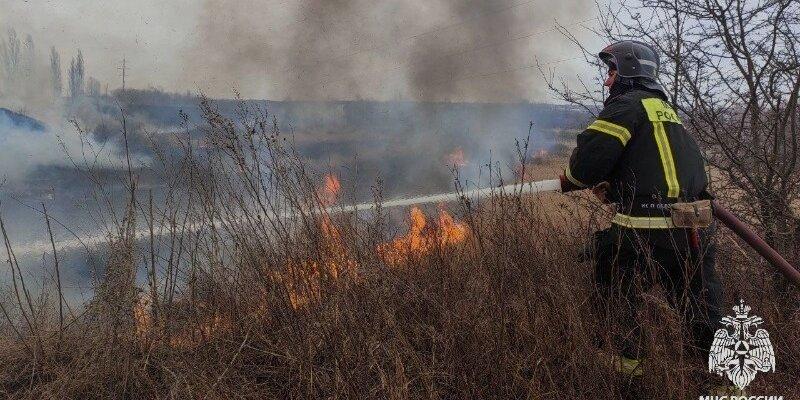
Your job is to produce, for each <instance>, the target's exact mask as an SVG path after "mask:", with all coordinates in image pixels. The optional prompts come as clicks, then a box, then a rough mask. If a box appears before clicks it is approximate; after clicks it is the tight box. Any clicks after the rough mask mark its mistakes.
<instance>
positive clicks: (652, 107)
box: [642, 98, 683, 125]
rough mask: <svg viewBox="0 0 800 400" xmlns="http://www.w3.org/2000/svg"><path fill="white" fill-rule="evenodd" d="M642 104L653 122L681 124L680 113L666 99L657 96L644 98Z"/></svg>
mask: <svg viewBox="0 0 800 400" xmlns="http://www.w3.org/2000/svg"><path fill="white" fill-rule="evenodd" d="M642 105H643V106H644V109H645V110H646V111H647V118H648V119H650V121H653V122H672V123H674V124H681V125H683V124H682V123H681V119H680V118H678V113H676V112H675V110H673V109H672V107H671V106H670V105H669V104H668V103H667V102H666V101H664V100H661V99H657V98H650V99H642Z"/></svg>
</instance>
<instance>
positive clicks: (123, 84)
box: [117, 57, 125, 92]
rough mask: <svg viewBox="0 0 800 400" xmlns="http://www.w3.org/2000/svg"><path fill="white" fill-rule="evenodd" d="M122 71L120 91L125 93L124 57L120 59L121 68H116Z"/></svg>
mask: <svg viewBox="0 0 800 400" xmlns="http://www.w3.org/2000/svg"><path fill="white" fill-rule="evenodd" d="M117 69H121V70H122V91H123V92H124V91H125V57H122V67H121V68H117Z"/></svg>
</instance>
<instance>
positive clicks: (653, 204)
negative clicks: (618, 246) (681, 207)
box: [565, 88, 708, 228]
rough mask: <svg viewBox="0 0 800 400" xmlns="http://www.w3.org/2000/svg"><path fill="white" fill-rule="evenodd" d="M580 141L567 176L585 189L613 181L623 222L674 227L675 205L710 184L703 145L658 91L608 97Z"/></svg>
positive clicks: (631, 225)
mask: <svg viewBox="0 0 800 400" xmlns="http://www.w3.org/2000/svg"><path fill="white" fill-rule="evenodd" d="M577 142H578V146H577V147H576V148H575V150H574V151H573V153H572V156H571V157H570V161H569V166H568V167H567V169H566V171H565V175H566V177H567V179H569V180H570V181H571V182H572V183H573V184H575V185H578V186H580V187H590V186H594V185H596V184H598V183H601V182H604V181H606V182H609V183H610V187H609V192H608V194H607V198H608V199H609V200H610V201H611V202H613V203H616V204H617V207H618V211H619V214H618V215H617V217H616V218H615V219H614V223H616V224H618V225H620V226H625V227H628V228H673V227H674V226H672V224H671V220H669V218H668V217H669V205H670V204H672V203H675V202H677V201H694V200H696V199H697V198H698V197H699V196H700V194H701V193H702V192H703V190H705V188H706V185H707V184H708V179H707V177H706V172H705V164H704V162H703V157H702V155H701V153H700V149H699V148H698V146H697V143H696V142H695V141H694V139H692V138H691V137H690V136H689V135H688V134H687V132H686V130H685V129H684V126H683V123H682V122H681V120H680V117H679V116H678V114H677V113H676V112H675V110H674V109H673V108H672V107H671V106H670V105H669V104H668V103H667V102H666V101H665V100H664V98H663V97H662V95H661V94H660V93H658V92H652V91H647V90H642V89H638V88H634V89H631V90H629V91H627V92H625V93H623V94H620V95H618V96H616V97H614V98H611V99H609V100H607V101H606V104H605V108H603V110H602V111H601V112H600V115H598V117H597V119H596V120H594V121H593V122H592V123H591V124H590V125H589V126H588V127H587V128H586V129H585V130H584V131H583V132H582V133H580V134H579V135H578V138H577Z"/></svg>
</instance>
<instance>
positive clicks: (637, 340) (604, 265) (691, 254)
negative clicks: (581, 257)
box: [594, 225, 722, 359]
mask: <svg viewBox="0 0 800 400" xmlns="http://www.w3.org/2000/svg"><path fill="white" fill-rule="evenodd" d="M653 231H654V230H643V229H628V228H622V227H619V226H617V225H613V226H612V227H611V228H609V229H606V230H603V231H599V232H596V233H595V243H594V244H595V246H594V249H595V252H594V259H595V282H596V287H597V292H596V298H595V305H596V307H597V309H598V311H599V312H600V315H601V316H602V317H604V318H605V321H607V322H610V324H611V325H616V326H617V327H621V329H618V330H616V332H617V333H616V334H614V333H612V336H615V337H612V338H611V339H612V341H613V342H615V343H616V345H617V346H619V347H621V350H622V355H624V356H626V357H628V358H632V359H639V358H643V357H646V354H644V348H645V347H646V346H643V345H642V329H641V328H642V326H643V322H644V321H640V319H641V318H638V317H637V314H638V313H637V311H639V312H640V311H641V310H640V309H639V307H638V306H639V305H640V304H641V302H642V295H643V294H644V293H646V292H649V291H650V290H651V289H652V288H653V287H654V286H655V285H660V286H661V287H662V288H663V290H664V292H665V293H666V294H667V298H668V301H669V303H670V304H671V305H672V307H674V309H675V310H677V311H678V313H679V314H678V315H679V316H680V317H681V321H683V322H684V323H685V324H686V325H685V327H686V328H688V329H687V330H686V331H687V333H689V335H690V341H689V343H691V345H690V349H689V350H690V351H691V352H692V353H694V354H696V355H700V356H707V354H708V349H709V348H710V346H711V341H712V340H713V338H714V331H715V329H716V325H717V324H718V322H719V320H720V317H721V315H720V302H721V296H722V290H721V286H720V283H719V281H718V279H717V276H716V273H715V271H714V255H715V248H714V244H713V242H711V240H710V238H709V237H710V236H711V235H710V228H709V229H706V230H703V231H701V232H700V239H701V240H700V241H699V244H700V245H699V246H696V247H694V248H693V247H692V246H691V245H690V244H688V243H690V241H689V239H688V238H687V237H688V234H689V232H690V231H687V230H680V229H666V230H660V232H658V233H657V234H651V232H653Z"/></svg>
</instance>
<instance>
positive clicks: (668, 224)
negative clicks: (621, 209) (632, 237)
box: [611, 213, 675, 229]
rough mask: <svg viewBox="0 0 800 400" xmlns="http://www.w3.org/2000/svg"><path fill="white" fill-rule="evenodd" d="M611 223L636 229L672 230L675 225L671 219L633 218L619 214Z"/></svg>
mask: <svg viewBox="0 0 800 400" xmlns="http://www.w3.org/2000/svg"><path fill="white" fill-rule="evenodd" d="M611 222H613V223H615V224H617V225H620V226H624V227H626V228H635V229H672V228H675V224H673V223H672V218H670V217H632V216H630V215H625V214H620V213H617V214H616V215H614V219H612V220H611Z"/></svg>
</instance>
